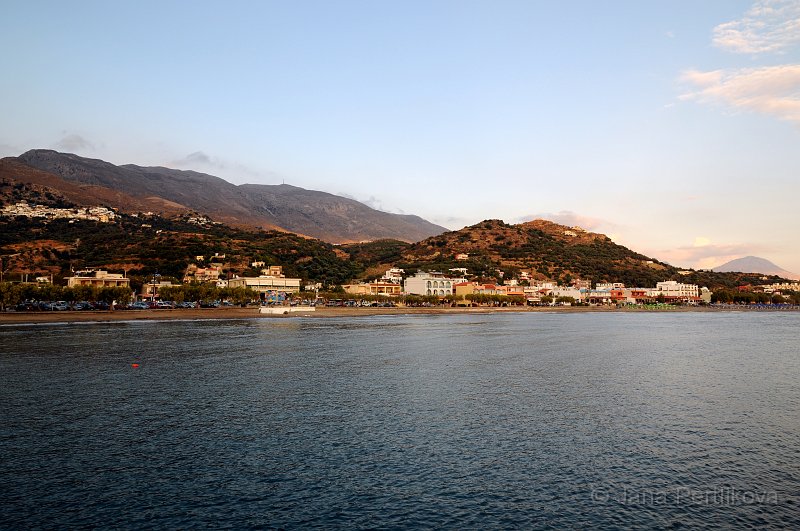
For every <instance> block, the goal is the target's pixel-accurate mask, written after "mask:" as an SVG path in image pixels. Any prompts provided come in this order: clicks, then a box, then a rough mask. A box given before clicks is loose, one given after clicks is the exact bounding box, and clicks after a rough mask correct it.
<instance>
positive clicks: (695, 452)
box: [0, 313, 800, 528]
mask: <svg viewBox="0 0 800 531" xmlns="http://www.w3.org/2000/svg"><path fill="white" fill-rule="evenodd" d="M798 321H800V318H799V316H798V315H797V314H781V315H759V314H750V313H742V314H725V313H713V314H697V313H688V314H683V313H682V314H646V315H645V314H602V315H596V314H569V315H562V314H516V315H512V314H502V315H456V316H444V315H425V316H375V317H365V318H358V319H345V318H341V319H339V318H336V319H303V318H298V319H277V320H258V319H256V320H238V321H236V320H231V321H195V322H189V321H185V322H176V321H163V322H141V321H136V322H124V323H90V324H72V325H59V326H50V325H37V326H6V327H0V374H2V377H1V378H2V381H1V383H2V385H1V386H0V399H1V400H2V404H3V416H2V419H3V422H2V425H0V483H2V485H3V491H4V494H3V496H2V497H0V526H2V527H9V528H22V527H59V528H63V527H75V526H104V527H125V528H136V527H147V528H150V527H188V526H200V525H210V526H214V527H221V526H227V527H237V528H239V527H253V526H264V525H271V526H275V527H307V526H310V525H318V526H325V527H332V526H348V527H351V526H359V527H408V526H426V527H451V528H463V527H531V526H537V527H541V526H549V527H610V526H617V527H621V526H625V527H628V526H647V527H653V526H657V527H666V526H679V525H684V526H690V527H697V526H714V525H718V526H720V527H731V526H737V527H739V526H784V527H797V525H798V524H800V516H798V515H800V506H798V503H800V472H799V470H800V469H799V468H798V466H797V463H798V462H800V445H799V444H798V441H800V421H799V420H798V419H800V386H798V385H797V383H796V382H797V378H798V375H800V359H798V354H797V352H796V350H797V349H796V345H797V326H798V324H800V323H798ZM133 363H137V364H138V365H139V367H138V368H133V367H132V364H133Z"/></svg>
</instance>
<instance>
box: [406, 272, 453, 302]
mask: <svg viewBox="0 0 800 531" xmlns="http://www.w3.org/2000/svg"><path fill="white" fill-rule="evenodd" d="M466 281H467V279H465V278H450V277H446V276H444V274H443V273H440V272H438V271H430V272H426V271H420V272H418V273H417V274H416V275H414V276H413V277H408V278H407V279H406V281H405V292H406V293H411V294H414V295H438V296H440V297H444V296H446V295H453V294H454V293H455V289H454V286H455V285H456V284H459V283H461V282H466Z"/></svg>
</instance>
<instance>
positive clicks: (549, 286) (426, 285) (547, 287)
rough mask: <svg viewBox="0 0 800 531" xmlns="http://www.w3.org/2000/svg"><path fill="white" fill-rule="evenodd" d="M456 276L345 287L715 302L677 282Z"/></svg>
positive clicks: (396, 275)
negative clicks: (646, 284)
mask: <svg viewBox="0 0 800 531" xmlns="http://www.w3.org/2000/svg"><path fill="white" fill-rule="evenodd" d="M452 272H454V273H456V274H455V275H453V276H448V275H445V274H444V273H441V272H438V271H420V272H417V273H416V274H414V275H411V276H409V277H406V278H405V280H403V281H402V287H401V280H400V279H401V278H402V273H403V271H402V270H399V269H390V270H389V271H387V272H386V274H385V275H384V276H383V277H382V278H381V279H379V280H376V281H373V282H369V283H359V284H348V285H345V286H343V288H344V290H345V291H346V292H347V293H350V294H355V295H427V296H437V297H448V296H455V298H456V299H462V298H463V299H467V298H469V296H472V295H507V296H516V297H522V298H524V299H525V300H526V301H528V302H530V303H538V302H541V301H542V300H543V299H545V298H547V297H549V298H551V299H558V298H562V299H572V300H573V301H574V302H587V303H592V304H642V303H647V302H652V301H656V300H660V301H665V302H684V303H690V304H697V303H700V302H711V291H709V290H708V289H707V288H700V287H698V286H696V285H694V284H684V283H681V282H677V281H674V280H668V281H664V282H659V283H657V284H656V286H655V287H653V288H634V287H626V286H625V285H624V284H620V283H598V284H596V285H595V287H594V288H592V287H591V283H590V282H589V281H585V280H575V281H573V283H572V285H570V286H559V285H557V284H555V283H553V282H536V281H524V282H523V283H520V281H518V280H516V279H514V280H508V281H505V282H504V283H503V284H493V283H481V282H474V281H469V280H467V278H466V269H464V268H455V269H454V270H452Z"/></svg>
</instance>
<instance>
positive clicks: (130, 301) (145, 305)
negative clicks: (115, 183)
mask: <svg viewBox="0 0 800 531" xmlns="http://www.w3.org/2000/svg"><path fill="white" fill-rule="evenodd" d="M195 258H196V261H197V262H200V263H203V262H207V264H206V265H198V264H197V263H193V264H191V265H190V266H189V267H188V268H187V270H186V273H185V276H184V278H183V279H182V282H174V281H173V280H171V279H164V278H162V277H161V276H160V275H158V274H157V273H156V274H153V275H152V277H151V278H150V279H149V280H148V281H147V282H144V283H142V284H141V288H140V289H139V290H138V291H135V290H134V289H133V288H132V286H131V279H130V278H128V277H127V276H126V275H125V274H124V273H123V274H120V273H109V272H108V271H106V270H102V269H84V270H80V271H75V272H74V273H73V275H71V276H69V277H66V278H65V286H62V287H57V286H52V279H51V278H49V277H37V278H35V279H34V280H33V281H27V280H20V281H19V282H2V283H0V303H2V307H3V309H6V310H8V309H15V310H17V311H34V310H90V309H99V310H109V309H112V310H113V309H120V310H121V309H151V308H152V309H175V308H199V307H204V308H206V307H219V306H234V305H237V306H245V305H248V304H259V305H297V304H304V305H310V306H316V305H328V306H382V307H383V306H385V307H396V306H450V307H467V306H468V307H480V306H558V307H565V306H604V307H623V306H631V307H637V306H638V307H652V306H658V305H662V306H665V307H667V306H676V305H681V306H698V305H710V304H712V302H729V303H730V302H736V301H733V300H730V301H727V300H720V301H715V300H714V299H713V293H712V292H711V291H710V290H709V289H708V288H706V287H698V286H696V285H694V284H684V283H681V282H677V281H675V280H665V281H663V282H658V283H657V284H656V285H655V286H654V287H630V286H625V285H624V284H622V283H596V284H594V285H592V283H591V282H590V281H588V280H581V279H574V280H572V282H571V283H570V285H558V284H557V283H554V282H549V281H547V282H545V281H534V280H531V279H530V276H529V272H527V271H521V272H520V274H519V278H514V279H507V280H504V281H503V282H502V283H499V282H498V283H486V282H479V281H476V280H474V279H470V276H469V272H468V270H467V269H466V268H453V269H451V270H450V271H449V272H448V273H447V274H445V273H443V272H439V271H417V272H415V273H414V274H413V275H406V274H405V271H404V270H403V269H400V268H396V267H392V268H390V269H388V270H386V271H385V273H384V274H383V276H382V277H381V278H379V279H375V280H373V281H371V282H359V283H352V284H344V285H341V286H336V287H335V288H334V289H333V290H327V291H325V290H323V288H324V287H323V286H322V285H321V284H319V283H306V284H303V282H302V279H300V278H288V277H286V276H285V275H284V273H283V268H282V266H280V265H267V264H265V263H264V262H261V261H255V262H252V263H251V264H250V265H251V267H253V268H260V273H261V274H260V275H258V276H238V275H233V276H232V277H231V278H227V279H226V278H224V277H225V275H224V274H223V270H224V263H223V260H224V259H225V255H221V254H215V255H214V256H210V257H208V258H206V257H204V256H197V257H195ZM740 291H741V292H743V293H751V292H753V291H756V292H757V293H758V295H760V297H757V298H756V299H754V300H753V302H756V303H761V304H784V305H787V306H788V303H790V302H793V303H794V304H796V300H794V299H786V298H784V296H783V294H796V293H798V292H800V282H793V283H776V284H772V285H763V286H757V287H756V288H752V287H743V288H742V289H741V290H740ZM53 298H56V299H57V298H64V299H67V300H55V301H53V300H48V299H53Z"/></svg>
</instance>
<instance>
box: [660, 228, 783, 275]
mask: <svg viewBox="0 0 800 531" xmlns="http://www.w3.org/2000/svg"><path fill="white" fill-rule="evenodd" d="M770 251H771V249H769V248H768V247H766V246H764V245H762V244H757V243H755V244H754V243H723V244H716V243H713V242H712V241H711V240H710V239H709V238H706V237H704V236H697V237H695V239H694V242H693V243H692V245H686V246H683V247H677V248H675V249H665V250H661V251H656V252H655V254H656V256H658V257H659V259H660V260H664V261H666V262H668V263H670V264H673V265H677V266H684V267H693V268H695V269H711V268H714V267H717V266H719V265H722V264H724V263H725V262H729V261H731V260H734V259H736V258H741V257H743V256H749V255H753V254H763V253H766V252H770Z"/></svg>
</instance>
